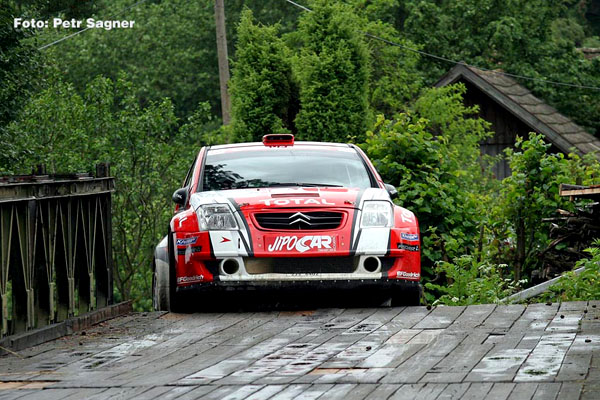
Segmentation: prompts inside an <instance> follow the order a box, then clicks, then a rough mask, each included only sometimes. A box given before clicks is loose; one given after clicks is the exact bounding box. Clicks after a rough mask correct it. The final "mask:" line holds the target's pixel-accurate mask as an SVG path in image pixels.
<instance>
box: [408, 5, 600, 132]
mask: <svg viewBox="0 0 600 400" xmlns="http://www.w3.org/2000/svg"><path fill="white" fill-rule="evenodd" d="M573 3H574V2H573V1H570V0H554V1H551V2H549V1H547V0H514V1H510V2H506V1H500V0H462V1H452V0H442V1H438V0H408V1H407V2H406V7H407V16H406V19H405V20H404V21H403V31H404V32H405V34H406V36H407V37H408V38H409V39H411V40H412V41H413V42H415V43H417V44H420V45H422V46H423V50H424V51H426V52H428V53H433V54H436V55H438V56H442V57H446V58H449V59H452V60H457V61H465V62H466V63H469V64H473V65H477V66H482V67H486V68H492V69H502V70H504V71H506V72H509V73H512V74H517V75H524V76H527V77H531V78H534V79H537V80H521V83H523V84H524V85H525V86H526V87H527V88H529V89H530V90H532V92H533V94H535V95H536V96H538V97H540V98H542V99H544V100H545V101H546V102H548V103H549V104H550V105H553V106H554V107H556V108H557V109H558V110H559V111H561V112H563V113H564V114H566V115H568V116H569V117H570V118H571V119H573V120H574V121H575V122H576V123H578V124H580V125H581V126H583V127H586V128H587V129H588V130H589V131H590V132H591V133H596V134H600V91H599V90H590V89H576V88H573V87H568V86H557V85H552V84H548V83H545V82H543V81H544V80H551V81H559V82H565V83H568V84H573V85H585V86H595V87H600V74H599V73H598V71H599V70H600V59H592V60H586V59H585V58H584V56H583V54H582V53H581V52H580V51H578V50H577V49H576V45H577V43H578V41H581V40H582V39H581V35H582V33H581V30H582V27H581V26H579V25H578V22H577V21H578V20H577V19H576V18H574V17H572V16H571V14H572V13H573V9H574V8H577V7H579V5H577V4H573ZM432 32H436V34H432ZM450 67H451V64H449V63H447V62H442V61H439V60H435V59H432V58H424V59H423V63H422V64H421V71H422V74H423V75H424V76H425V77H426V80H427V82H428V83H429V84H431V83H433V82H435V81H436V80H437V79H439V78H440V76H442V75H443V74H444V73H445V72H447V71H448V69H449V68H450Z"/></svg>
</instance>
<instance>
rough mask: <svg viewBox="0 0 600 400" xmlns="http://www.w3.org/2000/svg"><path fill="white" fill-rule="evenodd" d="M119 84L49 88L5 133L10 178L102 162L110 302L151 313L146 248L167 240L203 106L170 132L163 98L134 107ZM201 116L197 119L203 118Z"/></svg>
mask: <svg viewBox="0 0 600 400" xmlns="http://www.w3.org/2000/svg"><path fill="white" fill-rule="evenodd" d="M136 92H137V91H136V89H135V87H134V86H133V85H132V84H131V83H130V82H127V81H125V80H123V79H119V80H117V81H116V82H113V81H112V80H110V79H107V78H102V77H99V78H96V79H95V80H94V81H92V82H90V84H89V85H87V87H86V90H85V93H84V95H83V96H80V95H79V94H78V93H77V91H76V90H75V88H74V87H73V85H71V84H68V83H65V82H62V81H56V82H54V83H53V84H52V85H50V86H49V87H48V88H47V89H46V90H44V91H42V92H41V93H40V94H39V95H38V96H36V97H35V98H34V99H33V100H32V101H31V102H30V103H29V104H28V105H27V106H26V107H25V109H24V110H23V112H22V113H21V116H20V117H19V118H18V119H17V120H16V121H14V122H13V123H11V124H10V125H9V127H8V128H7V130H8V132H9V134H10V136H11V137H13V138H15V140H17V143H16V145H17V146H18V148H20V149H27V150H28V151H26V152H25V151H22V152H20V153H19V158H18V160H17V163H16V164H15V168H14V169H13V170H12V171H11V172H16V173H19V172H28V171H29V170H30V166H32V165H37V164H45V165H47V167H48V170H49V171H48V172H74V171H90V170H92V168H93V167H94V165H95V164H96V163H97V162H109V163H110V164H111V166H112V174H113V176H115V178H116V189H117V190H116V192H115V193H114V195H113V210H112V216H113V245H112V250H113V258H114V260H115V266H116V269H115V272H114V278H115V287H116V289H117V299H133V300H134V307H135V308H136V309H138V310H140V309H149V308H150V306H151V300H150V287H151V273H152V271H151V269H150V266H151V261H152V257H153V249H154V246H155V245H156V243H158V241H159V240H160V238H161V237H162V236H163V235H164V234H165V233H166V230H167V226H168V225H167V224H168V221H169V218H170V216H171V215H172V214H171V209H170V207H169V203H170V201H169V199H170V197H171V194H172V193H173V190H174V189H176V188H177V185H178V182H179V181H180V180H181V178H182V176H184V173H185V170H186V168H187V167H189V162H190V160H191V159H192V158H193V157H194V155H195V153H196V151H197V150H198V147H196V146H197V145H198V142H201V140H202V129H201V128H200V127H201V126H202V125H204V124H205V122H206V113H207V112H208V105H207V104H203V105H201V107H200V108H199V109H198V111H197V112H196V113H195V114H194V116H193V118H191V119H190V120H189V122H188V123H187V124H185V125H183V127H182V128H181V130H180V131H178V130H177V118H176V117H175V115H174V111H173V105H172V103H171V102H170V101H169V100H168V99H164V100H162V101H160V102H150V103H149V104H147V106H146V107H141V106H140V105H139V102H138V100H137V98H136V96H135V93H136ZM203 114H204V116H203Z"/></svg>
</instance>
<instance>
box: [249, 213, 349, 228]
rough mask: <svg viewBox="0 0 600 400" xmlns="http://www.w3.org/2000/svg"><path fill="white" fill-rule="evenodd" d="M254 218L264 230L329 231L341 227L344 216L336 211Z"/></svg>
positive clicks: (275, 214) (278, 214) (265, 214)
mask: <svg viewBox="0 0 600 400" xmlns="http://www.w3.org/2000/svg"><path fill="white" fill-rule="evenodd" d="M254 217H255V218H256V222H258V225H259V226H260V227H261V228H264V229H277V230H328V229H336V228H338V227H339V226H340V224H341V223H342V217H343V214H342V213H341V212H334V211H307V212H302V213H298V212H277V213H259V214H255V215H254Z"/></svg>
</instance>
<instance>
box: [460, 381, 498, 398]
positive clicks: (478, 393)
mask: <svg viewBox="0 0 600 400" xmlns="http://www.w3.org/2000/svg"><path fill="white" fill-rule="evenodd" d="M492 385H493V384H492V383H488V382H484V383H481V382H474V383H471V385H470V386H469V389H468V390H467V391H466V392H465V393H464V394H463V395H462V396H461V400H479V399H483V398H485V397H486V395H487V394H488V392H489V391H490V390H491V389H492Z"/></svg>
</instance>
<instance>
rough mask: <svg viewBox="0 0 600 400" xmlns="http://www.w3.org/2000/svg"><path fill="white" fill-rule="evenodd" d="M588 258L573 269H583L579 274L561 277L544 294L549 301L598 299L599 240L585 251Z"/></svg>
mask: <svg viewBox="0 0 600 400" xmlns="http://www.w3.org/2000/svg"><path fill="white" fill-rule="evenodd" d="M585 251H587V252H588V253H589V254H590V258H584V259H581V260H579V261H578V262H577V263H576V264H575V268H574V269H578V268H582V267H585V270H584V271H583V272H581V273H580V274H576V273H575V272H573V271H570V272H567V273H565V274H563V275H562V277H561V278H560V280H559V281H558V282H557V283H556V284H555V285H553V286H552V287H550V291H549V292H547V293H545V294H544V297H543V298H544V299H545V300H550V301H579V300H583V301H585V300H598V299H600V239H598V240H596V241H595V242H594V243H593V244H592V247H590V248H588V249H586V250H585Z"/></svg>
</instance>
